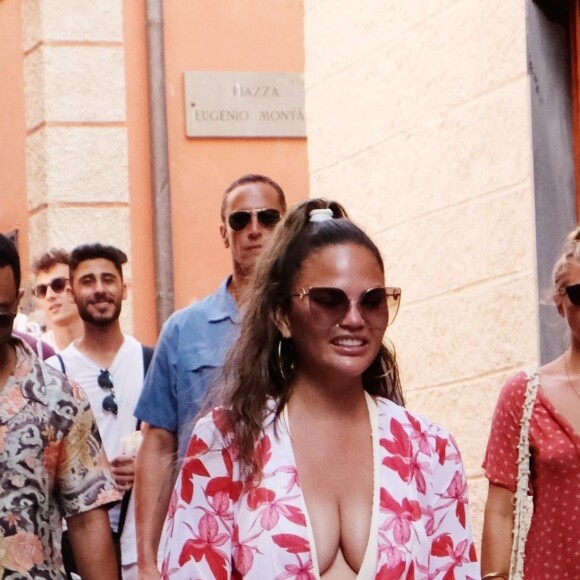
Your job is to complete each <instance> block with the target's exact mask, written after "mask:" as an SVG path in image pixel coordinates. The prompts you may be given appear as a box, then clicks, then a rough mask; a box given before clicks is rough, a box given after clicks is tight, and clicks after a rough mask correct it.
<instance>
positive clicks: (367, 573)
mask: <svg viewBox="0 0 580 580" xmlns="http://www.w3.org/2000/svg"><path fill="white" fill-rule="evenodd" d="M364 393H365V402H366V404H367V409H368V412H369V419H370V424H371V442H372V454H373V504H372V509H371V522H370V529H369V539H368V542H367V547H366V550H365V554H364V557H363V561H362V563H361V567H360V570H359V571H358V574H357V575H356V580H365V579H366V578H373V577H374V576H375V574H376V570H377V564H378V538H379V501H380V481H379V469H380V449H379V407H378V405H377V402H376V401H375V400H374V399H373V397H371V395H369V394H368V393H367V392H366V391H365V392H364ZM282 419H283V421H284V425H285V427H286V431H287V432H288V435H289V436H290V449H291V452H292V456H293V459H294V465H296V457H295V456H294V448H293V447H292V439H291V434H292V432H291V430H290V419H289V417H288V405H285V406H284V409H283V410H282ZM298 475H299V474H298ZM298 487H299V489H300V494H301V496H302V504H303V505H304V516H305V518H306V531H307V534H308V541H309V544H310V554H311V557H312V566H313V571H314V573H315V574H316V578H317V580H319V579H320V566H319V565H318V553H317V551H316V542H315V540H314V529H313V527H312V521H311V520H310V514H309V513H308V506H307V505H306V498H305V496H304V492H303V491H302V487H301V486H300V477H298Z"/></svg>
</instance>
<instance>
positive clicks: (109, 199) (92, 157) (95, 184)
mask: <svg viewBox="0 0 580 580" xmlns="http://www.w3.org/2000/svg"><path fill="white" fill-rule="evenodd" d="M22 23H23V51H24V55H25V56H24V83H25V119H26V131H27V133H26V165H27V171H26V174H27V196H28V209H29V212H30V218H29V225H30V253H31V255H32V256H33V257H34V256H38V255H39V254H41V253H42V252H44V251H45V250H46V249H47V248H50V247H54V246H58V247H64V248H67V249H72V248H73V247H75V246H76V245H78V244H80V243H90V242H102V243H107V244H112V245H115V246H117V247H119V248H121V249H123V250H124V251H125V252H126V253H127V254H128V255H129V256H130V255H131V228H130V211H129V178H128V145H127V128H126V118H127V115H126V95H125V68H124V67H125V64H124V44H123V40H124V39H123V2H122V0H101V1H99V2H70V0H23V2H22ZM125 277H126V280H127V281H128V282H129V284H130V282H131V267H130V264H129V265H128V266H127V267H126V268H125ZM131 313H132V307H131V294H130V295H129V300H128V302H127V303H126V304H125V306H124V308H123V313H122V322H123V327H124V329H125V330H126V331H128V332H130V331H131V328H132V316H131Z"/></svg>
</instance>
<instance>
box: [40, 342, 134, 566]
mask: <svg viewBox="0 0 580 580" xmlns="http://www.w3.org/2000/svg"><path fill="white" fill-rule="evenodd" d="M60 356H61V357H62V359H63V362H64V367H65V372H66V375H67V376H68V377H69V378H71V379H72V380H74V381H75V382H77V383H78V384H79V385H80V386H81V387H82V388H83V389H84V391H85V392H86V394H87V397H88V398H89V402H90V404H91V409H92V411H93V414H94V416H95V420H96V422H97V427H98V429H99V433H100V434H101V439H102V440H103V447H104V449H105V453H106V454H107V458H108V459H109V461H112V460H113V459H115V458H116V457H118V456H119V455H122V454H123V438H124V437H127V436H129V435H130V434H131V433H133V431H135V427H136V424H137V420H136V419H135V417H134V416H133V411H134V410H135V406H136V405H137V401H138V399H139V395H140V394H141V389H142V388H143V374H144V373H143V349H142V347H141V343H139V342H138V341H137V340H136V339H135V338H133V337H132V336H127V335H125V340H124V341H123V344H122V345H121V348H120V349H119V351H118V352H117V354H116V356H115V359H114V360H113V364H112V365H111V366H110V367H109V368H108V369H107V370H108V371H109V374H110V376H111V380H112V381H113V386H114V388H115V398H116V399H117V405H118V409H119V410H118V413H117V415H114V414H113V413H110V412H107V411H105V410H104V409H103V399H104V398H105V397H106V396H107V395H109V394H110V390H108V389H103V388H101V387H100V386H99V383H98V377H99V374H100V373H101V371H102V370H103V369H102V368H101V367H100V366H99V365H98V364H97V363H96V362H95V361H93V360H91V359H90V358H88V357H87V356H86V355H84V354H83V353H82V352H81V351H79V350H78V349H77V348H76V346H75V344H74V342H73V343H72V344H70V345H69V346H67V347H66V348H65V349H64V350H63V351H62V352H61V353H60ZM47 362H48V364H50V365H51V366H52V367H54V368H55V369H57V370H59V371H61V370H62V368H61V365H60V361H59V360H58V358H57V357H51V358H49V359H48V361H47ZM120 512H121V506H120V504H119V505H117V506H115V507H114V508H112V509H111V510H109V519H110V521H111V528H112V529H113V530H117V528H118V525H119V515H120ZM121 555H122V560H123V564H132V563H134V562H136V561H137V540H136V534H135V506H134V494H131V501H130V502H129V508H128V510H127V517H126V519H125V525H124V528H123V535H122V537H121Z"/></svg>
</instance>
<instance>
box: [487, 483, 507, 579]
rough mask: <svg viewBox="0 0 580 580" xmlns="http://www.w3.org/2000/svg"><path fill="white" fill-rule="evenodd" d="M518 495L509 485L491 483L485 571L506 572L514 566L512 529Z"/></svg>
mask: <svg viewBox="0 0 580 580" xmlns="http://www.w3.org/2000/svg"><path fill="white" fill-rule="evenodd" d="M513 498H514V494H513V493H512V492H511V491H510V490H509V489H506V488H505V487H500V486H499V485H495V484H493V483H491V482H490V483H489V489H488V492H487V501H486V503H485V517H484V522H483V539H482V544H481V572H482V574H483V575H484V576H485V575H486V574H490V573H492V572H497V573H498V574H505V576H506V578H507V576H508V573H509V569H510V556H511V548H512V528H513V521H514V504H513Z"/></svg>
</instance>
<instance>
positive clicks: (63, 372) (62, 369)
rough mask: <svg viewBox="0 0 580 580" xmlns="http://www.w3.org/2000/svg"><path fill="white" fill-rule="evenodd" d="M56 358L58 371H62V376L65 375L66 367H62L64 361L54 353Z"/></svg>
mask: <svg viewBox="0 0 580 580" xmlns="http://www.w3.org/2000/svg"><path fill="white" fill-rule="evenodd" d="M55 356H56V358H58V362H59V364H60V370H61V371H62V374H63V375H66V367H65V366H64V360H63V359H62V356H60V354H58V352H57V353H56V355H55Z"/></svg>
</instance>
